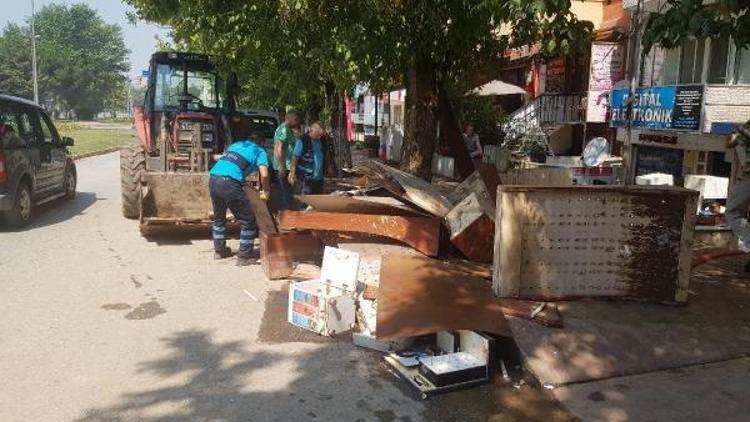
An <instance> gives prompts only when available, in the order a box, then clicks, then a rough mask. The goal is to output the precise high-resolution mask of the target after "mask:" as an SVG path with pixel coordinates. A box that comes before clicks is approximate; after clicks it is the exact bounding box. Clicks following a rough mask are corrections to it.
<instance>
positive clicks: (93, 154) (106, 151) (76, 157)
mask: <svg viewBox="0 0 750 422" xmlns="http://www.w3.org/2000/svg"><path fill="white" fill-rule="evenodd" d="M120 148H122V147H112V148H107V149H102V150H99V151H91V152H87V153H84V154H79V155H74V156H73V159H74V160H76V161H77V160H80V159H82V158H89V157H96V156H97V155H104V154H109V153H112V152H117V151H119V150H120Z"/></svg>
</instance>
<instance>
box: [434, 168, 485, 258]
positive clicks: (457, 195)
mask: <svg viewBox="0 0 750 422" xmlns="http://www.w3.org/2000/svg"><path fill="white" fill-rule="evenodd" d="M493 172H494V170H493ZM486 180H490V184H491V185H492V186H493V188H494V190H495V191H496V190H497V184H496V183H493V182H496V180H494V181H493V180H492V179H491V178H489V177H488V176H487V177H484V176H483V175H482V174H481V173H480V172H479V171H475V172H474V173H473V174H472V175H471V176H469V177H468V178H466V180H464V181H463V182H462V183H461V184H460V185H458V187H456V189H455V190H454V191H453V192H452V193H451V195H450V196H449V199H450V200H451V202H453V204H454V206H453V208H452V209H451V210H450V212H448V214H446V216H445V222H446V225H447V226H448V233H449V234H450V241H451V243H452V244H453V245H454V246H455V247H456V248H457V249H458V250H459V251H461V253H463V254H464V256H466V257H467V258H469V259H470V260H472V261H476V262H486V263H490V262H492V247H493V241H494V232H495V203H494V201H493V195H492V194H491V193H490V189H489V188H488V186H487V182H486Z"/></svg>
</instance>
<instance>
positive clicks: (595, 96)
mask: <svg viewBox="0 0 750 422" xmlns="http://www.w3.org/2000/svg"><path fill="white" fill-rule="evenodd" d="M624 72H625V47H624V46H623V45H622V44H618V43H607V42H596V43H593V44H592V45H591V68H590V69H589V92H588V107H587V108H586V121H589V122H599V123H604V122H606V121H607V111H608V109H609V96H610V94H611V92H612V87H614V85H615V83H617V82H619V81H621V80H622V78H623V77H624Z"/></svg>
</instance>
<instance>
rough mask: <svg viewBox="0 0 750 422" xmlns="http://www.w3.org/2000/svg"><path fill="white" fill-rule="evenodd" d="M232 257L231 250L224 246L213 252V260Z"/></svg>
mask: <svg viewBox="0 0 750 422" xmlns="http://www.w3.org/2000/svg"><path fill="white" fill-rule="evenodd" d="M230 256H232V249H231V248H229V246H224V249H221V250H218V251H214V259H224V258H229V257H230Z"/></svg>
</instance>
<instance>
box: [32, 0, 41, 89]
mask: <svg viewBox="0 0 750 422" xmlns="http://www.w3.org/2000/svg"><path fill="white" fill-rule="evenodd" d="M35 17H36V12H35V10H34V0H31V76H32V78H33V79H34V103H35V104H39V84H38V83H37V74H36V32H35V31H34V21H35V20H36V19H35Z"/></svg>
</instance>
